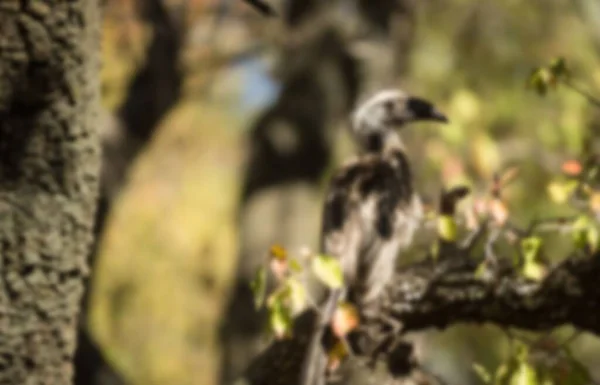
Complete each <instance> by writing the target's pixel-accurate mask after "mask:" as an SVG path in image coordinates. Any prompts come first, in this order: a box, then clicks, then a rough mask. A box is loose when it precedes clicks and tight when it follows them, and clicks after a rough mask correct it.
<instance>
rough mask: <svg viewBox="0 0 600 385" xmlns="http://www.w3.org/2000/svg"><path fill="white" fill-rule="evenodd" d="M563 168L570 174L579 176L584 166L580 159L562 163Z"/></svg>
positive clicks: (563, 170)
mask: <svg viewBox="0 0 600 385" xmlns="http://www.w3.org/2000/svg"><path fill="white" fill-rule="evenodd" d="M561 170H562V172H563V173H564V174H566V175H568V176H579V175H580V174H581V172H582V171H583V166H582V165H581V163H580V162H579V161H578V160H568V161H566V162H564V163H563V164H562V166H561Z"/></svg>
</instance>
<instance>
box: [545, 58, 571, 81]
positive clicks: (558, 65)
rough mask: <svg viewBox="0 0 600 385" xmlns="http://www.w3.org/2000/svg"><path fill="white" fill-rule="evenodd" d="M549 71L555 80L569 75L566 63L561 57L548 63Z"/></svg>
mask: <svg viewBox="0 0 600 385" xmlns="http://www.w3.org/2000/svg"><path fill="white" fill-rule="evenodd" d="M549 69H550V72H551V73H552V75H553V76H554V77H555V78H557V79H561V78H565V77H567V76H568V75H569V68H568V67H567V62H566V60H565V59H564V58H562V57H559V58H556V59H554V60H553V61H552V62H551V63H550V66H549Z"/></svg>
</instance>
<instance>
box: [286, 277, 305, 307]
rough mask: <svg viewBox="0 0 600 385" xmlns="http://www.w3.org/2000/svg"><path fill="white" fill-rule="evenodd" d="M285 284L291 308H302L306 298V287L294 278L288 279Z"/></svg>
mask: <svg viewBox="0 0 600 385" xmlns="http://www.w3.org/2000/svg"><path fill="white" fill-rule="evenodd" d="M287 285H288V287H289V298H290V300H291V303H292V309H293V310H294V311H295V310H300V309H302V308H304V305H305V304H306V298H307V294H306V288H305V287H304V286H303V285H302V283H301V282H300V281H298V280H297V279H294V278H290V279H288V280H287Z"/></svg>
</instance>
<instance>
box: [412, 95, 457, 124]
mask: <svg viewBox="0 0 600 385" xmlns="http://www.w3.org/2000/svg"><path fill="white" fill-rule="evenodd" d="M406 108H407V109H408V111H409V112H410V115H412V120H414V121H418V120H430V121H436V122H441V123H448V118H447V117H446V115H444V114H443V113H441V112H440V111H439V110H438V109H437V108H435V107H434V105H433V104H432V103H431V102H429V101H427V100H424V99H420V98H415V97H411V98H409V99H408V100H407V101H406Z"/></svg>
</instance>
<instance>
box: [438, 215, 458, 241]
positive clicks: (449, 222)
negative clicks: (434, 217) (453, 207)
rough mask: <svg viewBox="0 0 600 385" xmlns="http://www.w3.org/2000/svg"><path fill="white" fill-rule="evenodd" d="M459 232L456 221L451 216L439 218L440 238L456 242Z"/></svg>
mask: <svg viewBox="0 0 600 385" xmlns="http://www.w3.org/2000/svg"><path fill="white" fill-rule="evenodd" d="M457 235H458V231H457V228H456V221H455V220H454V217H452V216H451V215H440V216H439V217H438V236H439V237H440V238H441V239H443V240H444V241H447V242H454V241H456V237H457Z"/></svg>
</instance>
